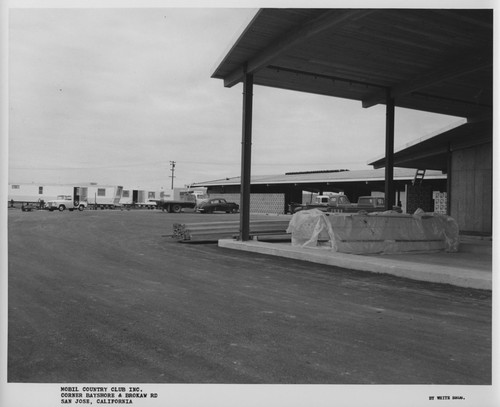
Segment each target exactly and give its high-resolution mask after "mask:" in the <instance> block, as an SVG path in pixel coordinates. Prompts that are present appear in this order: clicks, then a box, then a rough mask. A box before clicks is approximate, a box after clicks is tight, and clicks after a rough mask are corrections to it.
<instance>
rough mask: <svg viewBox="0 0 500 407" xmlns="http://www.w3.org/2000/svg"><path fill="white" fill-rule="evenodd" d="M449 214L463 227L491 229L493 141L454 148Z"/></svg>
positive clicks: (463, 229)
mask: <svg viewBox="0 0 500 407" xmlns="http://www.w3.org/2000/svg"><path fill="white" fill-rule="evenodd" d="M450 182H451V197H450V202H449V205H450V215H451V216H452V217H453V218H455V219H456V220H457V222H458V226H459V228H460V231H461V232H462V233H463V232H472V233H477V234H491V233H492V213H493V147H492V143H488V144H482V145H479V146H475V147H470V148H465V149H462V150H458V151H453V153H452V159H451V177H450Z"/></svg>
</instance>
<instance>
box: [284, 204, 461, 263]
mask: <svg viewBox="0 0 500 407" xmlns="http://www.w3.org/2000/svg"><path fill="white" fill-rule="evenodd" d="M287 232H288V233H291V235H292V245H293V246H301V247H323V248H328V249H331V250H333V251H337V252H341V253H356V254H363V253H366V254H369V253H385V254H389V253H405V252H432V251H447V252H456V251H458V245H459V234H458V224H457V222H456V221H455V220H454V219H453V218H451V217H450V216H446V215H441V214H437V213H429V212H422V211H417V212H416V213H415V214H413V215H408V214H398V213H393V212H378V213H369V214H366V213H355V214H344V213H324V212H322V211H320V210H318V209H312V210H307V211H300V212H297V213H296V214H294V215H293V217H292V219H291V220H290V223H289V225H288V229H287Z"/></svg>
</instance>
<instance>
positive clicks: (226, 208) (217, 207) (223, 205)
mask: <svg viewBox="0 0 500 407" xmlns="http://www.w3.org/2000/svg"><path fill="white" fill-rule="evenodd" d="M239 208H240V206H239V205H238V204H235V203H234V202H227V201H226V200H225V199H222V198H212V199H207V200H206V201H203V202H202V203H200V205H199V206H198V211H199V212H203V213H214V212H216V211H219V212H226V213H236V212H238V210H239Z"/></svg>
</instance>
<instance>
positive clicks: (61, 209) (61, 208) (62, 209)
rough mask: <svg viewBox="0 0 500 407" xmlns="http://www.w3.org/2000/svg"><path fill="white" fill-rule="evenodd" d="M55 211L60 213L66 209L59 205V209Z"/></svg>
mask: <svg viewBox="0 0 500 407" xmlns="http://www.w3.org/2000/svg"><path fill="white" fill-rule="evenodd" d="M57 209H59V212H62V211H64V210H65V209H66V207H65V206H64V205H59V208H57Z"/></svg>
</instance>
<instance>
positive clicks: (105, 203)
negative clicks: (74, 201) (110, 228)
mask: <svg viewBox="0 0 500 407" xmlns="http://www.w3.org/2000/svg"><path fill="white" fill-rule="evenodd" d="M83 188H84V189H85V190H86V192H87V199H86V200H87V203H88V204H89V205H94V206H97V207H101V208H114V207H116V206H119V205H120V200H121V199H122V193H123V187H122V186H117V185H98V184H89V185H86V186H84V187H83Z"/></svg>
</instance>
